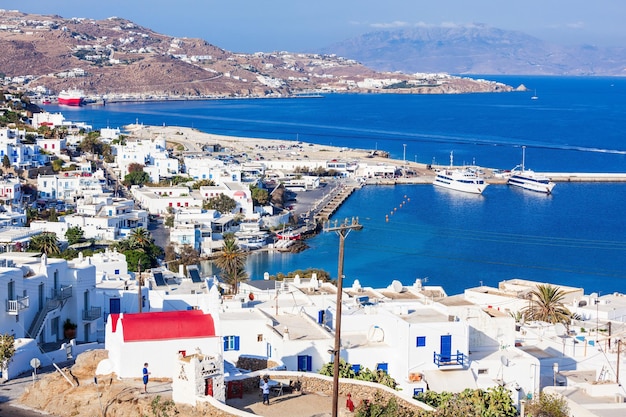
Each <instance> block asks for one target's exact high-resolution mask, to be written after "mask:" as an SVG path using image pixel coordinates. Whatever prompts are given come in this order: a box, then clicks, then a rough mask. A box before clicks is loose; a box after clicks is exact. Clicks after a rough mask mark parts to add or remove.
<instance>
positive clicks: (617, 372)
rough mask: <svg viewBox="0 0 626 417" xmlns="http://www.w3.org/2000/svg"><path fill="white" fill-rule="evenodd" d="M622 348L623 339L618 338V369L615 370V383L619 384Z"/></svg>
mask: <svg viewBox="0 0 626 417" xmlns="http://www.w3.org/2000/svg"><path fill="white" fill-rule="evenodd" d="M621 350H622V339H617V369H616V370H615V383H616V384H617V385H618V386H619V360H620V354H621Z"/></svg>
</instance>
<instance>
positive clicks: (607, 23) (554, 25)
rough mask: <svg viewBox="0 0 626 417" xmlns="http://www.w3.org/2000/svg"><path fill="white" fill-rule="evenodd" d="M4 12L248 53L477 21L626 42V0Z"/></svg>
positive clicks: (18, 3)
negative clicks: (111, 24)
mask: <svg viewBox="0 0 626 417" xmlns="http://www.w3.org/2000/svg"><path fill="white" fill-rule="evenodd" d="M0 9H5V10H20V11H22V12H27V13H35V14H47V15H49V14H56V15H60V16H62V17H66V18H70V17H86V18H93V19H97V20H99V19H105V18H107V17H112V16H116V17H122V18H126V19H129V20H131V21H133V22H135V23H137V24H139V25H141V26H145V27H148V28H150V29H152V30H154V31H156V32H159V33H162V34H166V35H171V36H176V37H185V36H186V37H191V38H201V39H204V40H206V41H207V42H209V43H211V44H213V45H215V46H218V47H220V48H223V49H226V50H229V51H232V52H244V53H252V52H261V51H262V52H272V51H290V52H316V51H319V50H320V49H322V48H324V47H326V46H329V45H331V44H333V43H335V42H340V41H343V40H346V39H349V38H351V37H355V36H358V35H361V34H364V33H368V32H372V31H377V30H388V29H393V28H411V27H416V26H441V25H447V26H451V25H471V24H476V23H480V24H485V25H487V26H491V27H495V28H500V29H507V30H516V31H522V32H525V33H527V34H529V35H532V36H535V37H538V38H540V39H543V40H546V41H550V42H555V43H559V44H563V45H580V44H591V45H596V46H623V45H625V44H626V25H625V24H624V23H623V20H624V18H625V17H626V1H623V0H594V1H590V0H524V1H514V0H428V1H424V0H385V1H383V0H376V1H374V0H315V1H310V2H305V1H301V0H300V1H299V0H265V1H263V0H220V1H215V0H195V1H194V0H175V1H172V0H151V1H145V0H102V1H93V0H91V1H86V0H52V1H51V0H0Z"/></svg>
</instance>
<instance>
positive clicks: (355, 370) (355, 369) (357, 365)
mask: <svg viewBox="0 0 626 417" xmlns="http://www.w3.org/2000/svg"><path fill="white" fill-rule="evenodd" d="M352 370H353V371H354V373H355V374H357V375H358V374H359V372H360V371H361V365H359V364H358V363H355V364H353V365H352Z"/></svg>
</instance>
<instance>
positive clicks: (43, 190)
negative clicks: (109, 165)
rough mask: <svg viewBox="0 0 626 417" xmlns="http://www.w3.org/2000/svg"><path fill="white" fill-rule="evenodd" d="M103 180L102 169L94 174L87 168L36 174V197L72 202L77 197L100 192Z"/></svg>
mask: <svg viewBox="0 0 626 417" xmlns="http://www.w3.org/2000/svg"><path fill="white" fill-rule="evenodd" d="M104 181H105V180H104V174H103V172H102V171H98V172H97V173H96V175H94V174H92V173H91V172H89V170H87V169H85V170H84V171H83V170H78V171H65V172H59V173H58V174H54V175H38V176H37V197H38V198H40V199H48V200H64V201H67V202H74V201H75V200H76V198H78V197H83V196H88V195H98V194H102V193H103V192H104V191H103V188H102V187H103V185H104Z"/></svg>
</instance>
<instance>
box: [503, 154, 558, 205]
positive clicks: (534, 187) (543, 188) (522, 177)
mask: <svg viewBox="0 0 626 417" xmlns="http://www.w3.org/2000/svg"><path fill="white" fill-rule="evenodd" d="M525 157H526V146H522V165H518V166H516V167H515V168H513V169H512V170H511V176H510V177H509V179H508V181H507V183H508V184H509V185H512V186H514V187H520V188H523V189H525V190H530V191H536V192H538V193H544V194H551V193H552V189H553V188H554V185H555V184H554V183H553V182H552V181H550V178H548V177H546V176H545V175H543V174H539V173H536V172H534V171H532V170H530V169H525V168H524V162H525Z"/></svg>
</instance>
